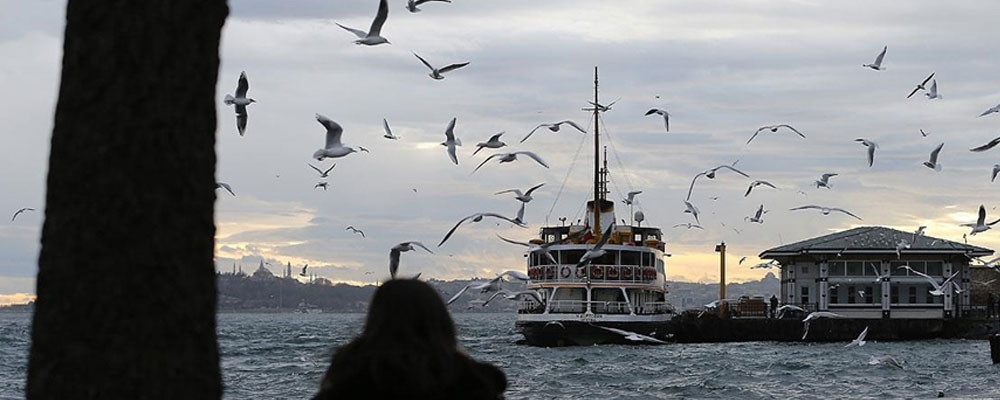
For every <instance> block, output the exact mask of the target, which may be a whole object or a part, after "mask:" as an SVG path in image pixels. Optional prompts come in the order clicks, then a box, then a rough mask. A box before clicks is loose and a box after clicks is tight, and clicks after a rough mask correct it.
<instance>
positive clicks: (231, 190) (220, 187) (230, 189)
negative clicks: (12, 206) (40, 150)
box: [11, 182, 236, 221]
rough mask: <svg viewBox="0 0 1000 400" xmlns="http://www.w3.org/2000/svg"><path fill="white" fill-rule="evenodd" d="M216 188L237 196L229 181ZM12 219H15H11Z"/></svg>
mask: <svg viewBox="0 0 1000 400" xmlns="http://www.w3.org/2000/svg"><path fill="white" fill-rule="evenodd" d="M215 189H226V191H227V192H229V194H231V195H233V196H236V193H233V187H232V186H229V184H228V183H225V182H215ZM31 210H32V211H34V209H31ZM18 212H19V213H20V211H18ZM14 216H15V217H16V216H17V214H14ZM11 221H13V219H11Z"/></svg>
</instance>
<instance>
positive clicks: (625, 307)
mask: <svg viewBox="0 0 1000 400" xmlns="http://www.w3.org/2000/svg"><path fill="white" fill-rule="evenodd" d="M593 104H594V107H592V108H589V109H586V110H588V111H593V112H594V125H593V126H594V199H593V200H590V201H588V202H587V216H586V218H585V219H584V221H583V223H582V224H581V223H577V224H570V225H561V226H546V227H542V228H541V229H540V230H539V238H536V239H532V240H531V243H532V244H535V245H538V246H539V247H540V248H539V249H536V250H533V251H531V252H529V253H528V255H527V274H528V277H529V278H530V281H529V283H528V289H530V290H535V291H537V292H538V293H539V294H540V296H539V299H542V300H543V301H544V303H539V302H538V301H537V299H535V298H532V297H530V296H522V297H523V298H522V299H521V300H520V301H519V303H518V311H517V312H518V314H517V328H518V330H519V331H520V332H521V333H522V334H524V336H525V339H526V341H527V342H528V344H532V345H540V346H564V345H592V344H602V343H637V342H656V341H657V340H663V339H667V338H669V337H670V333H671V332H670V320H671V319H672V317H673V316H674V310H673V307H672V306H671V305H670V304H669V303H667V301H666V293H667V286H666V274H665V269H664V247H665V243H664V241H663V233H662V231H661V230H660V229H659V228H656V227H644V226H641V225H642V222H643V220H644V215H643V214H642V213H641V212H637V213H635V215H634V216H633V218H631V220H632V221H633V223H628V224H626V223H623V224H621V225H616V224H615V221H616V217H615V209H614V206H615V203H614V202H612V201H609V200H607V199H606V196H607V194H608V193H609V191H608V190H607V176H608V168H607V162H606V161H605V162H604V165H603V166H600V153H599V149H600V130H599V128H598V126H599V121H598V118H599V117H600V113H601V112H603V111H606V110H608V109H609V108H608V107H606V106H601V105H600V103H598V98H597V70H596V68H595V70H594V102H593ZM605 158H606V157H605ZM623 222H624V221H623ZM612 225H614V226H612ZM609 226H612V228H611V229H610V230H608V228H607V227H609ZM602 227H603V230H602ZM605 232H610V237H609V238H607V240H606V241H605V243H604V245H603V246H602V247H601V248H600V250H603V255H600V256H599V257H596V258H593V259H591V260H589V262H585V263H582V264H581V259H582V258H583V257H584V254H585V253H587V252H588V251H589V250H592V249H594V248H595V246H597V244H598V243H599V242H600V241H601V239H602V235H603V234H604V233H605ZM546 252H547V254H546ZM550 256H551V257H550ZM634 334H638V335H634Z"/></svg>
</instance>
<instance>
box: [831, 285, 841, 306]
mask: <svg viewBox="0 0 1000 400" xmlns="http://www.w3.org/2000/svg"><path fill="white" fill-rule="evenodd" d="M839 294H840V293H837V288H836V287H831V288H830V304H837V303H840V296H839Z"/></svg>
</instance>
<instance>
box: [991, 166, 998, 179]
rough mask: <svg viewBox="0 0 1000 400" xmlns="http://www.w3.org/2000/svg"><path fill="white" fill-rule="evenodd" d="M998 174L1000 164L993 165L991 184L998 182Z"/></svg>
mask: <svg viewBox="0 0 1000 400" xmlns="http://www.w3.org/2000/svg"><path fill="white" fill-rule="evenodd" d="M997 174H1000V164H993V176H992V177H990V182H993V181H996V180H997Z"/></svg>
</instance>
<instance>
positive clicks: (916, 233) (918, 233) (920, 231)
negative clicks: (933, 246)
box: [910, 225, 927, 243]
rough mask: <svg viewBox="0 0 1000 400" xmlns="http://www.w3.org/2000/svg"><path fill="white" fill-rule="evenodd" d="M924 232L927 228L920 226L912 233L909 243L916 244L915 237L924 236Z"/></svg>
mask: <svg viewBox="0 0 1000 400" xmlns="http://www.w3.org/2000/svg"><path fill="white" fill-rule="evenodd" d="M926 230H927V226H924V225H921V226H919V227H917V230H915V231H913V236H911V237H910V242H911V243H916V242H917V237H919V236H924V231H926Z"/></svg>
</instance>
